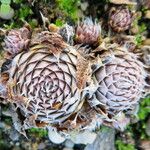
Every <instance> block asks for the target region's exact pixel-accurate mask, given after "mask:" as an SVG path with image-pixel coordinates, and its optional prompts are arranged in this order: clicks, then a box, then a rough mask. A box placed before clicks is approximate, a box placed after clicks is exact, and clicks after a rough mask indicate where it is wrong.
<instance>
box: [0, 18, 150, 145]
mask: <svg viewBox="0 0 150 150" xmlns="http://www.w3.org/2000/svg"><path fill="white" fill-rule="evenodd" d="M69 29H70V27H69ZM65 30H66V28H65ZM65 30H64V27H63V30H61V29H60V30H59V32H50V31H48V30H47V31H43V30H42V29H40V30H34V31H32V36H29V35H31V30H29V29H28V28H25V27H23V28H21V29H15V30H12V31H9V32H10V33H9V32H8V34H7V35H6V37H5V40H4V41H5V46H4V50H5V52H6V53H8V52H9V56H10V57H9V63H7V61H8V58H7V57H6V59H5V60H4V63H3V65H2V69H1V80H0V81H1V84H0V97H1V98H3V99H2V102H3V103H9V104H10V105H11V107H12V108H13V114H12V118H15V119H16V117H18V118H17V120H18V121H17V123H19V124H18V125H17V123H16V122H15V121H13V122H15V128H16V130H17V131H19V132H20V133H23V134H25V130H26V129H28V128H32V127H37V128H47V129H48V131H49V138H50V139H51V140H52V141H53V142H55V143H61V142H63V141H64V140H65V139H67V138H68V139H71V140H72V141H74V142H77V143H78V142H80V143H84V144H86V143H92V142H93V140H94V139H95V137H96V133H95V130H96V129H97V128H99V127H100V125H101V124H104V125H107V126H111V127H114V128H117V129H123V128H124V127H125V126H126V124H128V123H129V121H130V117H131V115H132V114H133V113H134V110H135V109H136V106H137V105H138V103H139V101H140V99H141V98H142V97H143V96H145V95H146V94H147V92H146V91H147V90H146V88H148V85H147V83H146V77H147V76H148V73H147V71H146V69H145V67H147V66H145V65H144V64H143V62H142V61H141V59H140V55H139V54H138V53H133V52H132V51H131V50H130V51H129V50H128V48H127V47H124V46H122V45H119V44H117V43H115V41H114V43H113V44H111V42H109V41H108V40H105V39H102V37H101V35H100V34H101V27H100V25H99V24H97V23H93V21H92V20H90V19H89V18H88V19H86V20H85V21H83V23H80V25H78V26H77V28H76V30H75V39H74V41H75V43H78V44H80V46H77V45H74V46H71V45H70V44H69V43H70V42H68V43H67V41H68V40H65V39H68V37H69V38H71V37H72V38H73V36H70V34H71V35H74V34H73V33H66V34H64V31H65ZM23 31H25V33H26V34H25V35H26V36H22V34H23ZM60 31H63V32H61V33H63V34H60ZM68 31H69V30H68ZM72 31H73V30H71V32H72ZM61 35H62V36H61ZM100 38H101V42H100V41H99V39H100ZM70 40H73V39H70ZM71 43H72V42H71ZM98 43H99V44H98ZM81 44H83V45H84V46H83V47H81ZM85 44H86V45H88V46H91V45H94V47H95V44H96V45H97V44H98V45H97V46H96V49H95V48H94V49H92V46H91V49H90V50H87V47H86V46H85ZM6 47H7V48H6ZM8 64H9V65H8ZM6 66H7V67H6ZM3 68H5V69H3ZM14 114H15V115H14ZM19 116H21V117H19ZM13 120H14V119H13ZM83 136H85V138H84V139H82V138H81V137H83ZM78 138H81V140H78Z"/></svg>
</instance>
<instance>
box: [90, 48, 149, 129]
mask: <svg viewBox="0 0 150 150" xmlns="http://www.w3.org/2000/svg"><path fill="white" fill-rule="evenodd" d="M99 62H103V64H100V63H99ZM94 65H96V66H97V68H96V69H95V70H94V72H93V74H92V81H93V84H94V89H95V92H93V93H92V94H91V98H90V99H89V100H88V101H89V103H90V105H91V107H94V108H95V109H96V111H97V112H98V114H99V115H100V116H101V117H102V118H103V121H104V124H105V122H109V123H112V126H114V127H117V128H118V127H120V128H121V129H122V128H123V127H124V126H125V125H126V124H127V123H129V119H127V118H126V117H125V115H126V114H130V113H131V114H132V113H133V112H132V111H133V110H135V108H136V106H137V105H138V103H139V100H140V99H141V98H142V97H143V95H144V91H145V88H146V85H147V83H146V80H145V79H146V77H147V73H146V71H145V68H144V65H143V63H142V62H141V61H140V60H139V59H138V56H137V55H136V54H134V53H132V52H129V51H127V49H125V48H123V47H116V48H113V51H111V50H107V51H106V52H105V53H103V55H101V56H100V57H99V61H97V63H95V64H94Z"/></svg>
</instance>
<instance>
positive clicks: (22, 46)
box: [4, 27, 31, 57]
mask: <svg viewBox="0 0 150 150" xmlns="http://www.w3.org/2000/svg"><path fill="white" fill-rule="evenodd" d="M30 36H31V31H30V29H29V28H28V27H23V28H20V29H12V30H10V31H8V33H7V34H6V36H5V39H4V42H5V45H4V50H5V51H6V52H8V54H9V55H11V56H12V57H13V56H15V55H16V54H18V53H19V52H21V51H22V50H26V49H27V48H28V46H29V42H30Z"/></svg>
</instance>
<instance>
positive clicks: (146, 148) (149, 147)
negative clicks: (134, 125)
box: [140, 140, 150, 150]
mask: <svg viewBox="0 0 150 150" xmlns="http://www.w3.org/2000/svg"><path fill="white" fill-rule="evenodd" d="M140 147H141V148H142V150H150V141H149V140H143V141H141V145H140Z"/></svg>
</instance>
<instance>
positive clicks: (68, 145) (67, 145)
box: [65, 140, 74, 148]
mask: <svg viewBox="0 0 150 150" xmlns="http://www.w3.org/2000/svg"><path fill="white" fill-rule="evenodd" d="M65 146H66V147H67V148H73V147H74V143H73V142H72V141H71V140H66V142H65Z"/></svg>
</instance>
